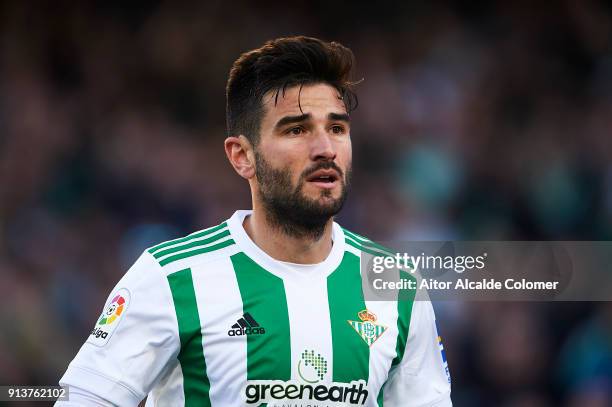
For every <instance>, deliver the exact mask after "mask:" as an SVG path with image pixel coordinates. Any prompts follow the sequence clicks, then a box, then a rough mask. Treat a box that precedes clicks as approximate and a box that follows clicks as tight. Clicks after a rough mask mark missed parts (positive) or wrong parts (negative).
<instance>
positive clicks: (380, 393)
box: [376, 382, 387, 407]
mask: <svg viewBox="0 0 612 407" xmlns="http://www.w3.org/2000/svg"><path fill="white" fill-rule="evenodd" d="M386 383H387V382H384V383H383V385H382V386H380V390H379V391H378V397H377V398H376V402H377V403H378V407H383V399H384V395H383V389H384V388H385V384H386Z"/></svg>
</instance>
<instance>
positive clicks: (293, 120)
mask: <svg viewBox="0 0 612 407" xmlns="http://www.w3.org/2000/svg"><path fill="white" fill-rule="evenodd" d="M311 117H312V116H311V114H310V113H305V114H300V115H298V116H285V117H283V118H282V119H280V120H279V121H278V122H276V125H274V128H275V129H280V128H281V127H283V126H286V125H288V124H291V123H300V122H304V121H306V120H309V119H310V118H311Z"/></svg>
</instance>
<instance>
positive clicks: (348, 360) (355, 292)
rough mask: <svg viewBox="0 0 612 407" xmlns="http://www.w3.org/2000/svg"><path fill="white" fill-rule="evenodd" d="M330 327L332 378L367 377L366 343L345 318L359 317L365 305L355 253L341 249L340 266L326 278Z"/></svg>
mask: <svg viewBox="0 0 612 407" xmlns="http://www.w3.org/2000/svg"><path fill="white" fill-rule="evenodd" d="M327 297H328V302H329V317H330V321H331V331H332V348H333V356H334V363H333V371H334V375H333V376H334V377H333V380H334V381H336V382H346V383H348V382H350V381H352V380H360V379H363V380H365V381H366V382H367V381H368V377H369V361H370V347H369V346H368V344H367V343H366V342H365V341H364V340H363V339H362V338H361V336H359V334H358V333H357V331H355V329H353V327H352V326H351V324H350V323H349V322H348V321H360V319H359V317H358V316H357V314H358V313H359V312H360V311H362V310H364V309H366V305H365V300H364V298H363V291H362V288H361V272H360V269H359V257H357V256H355V255H354V254H353V253H349V252H345V253H344V257H343V259H342V262H341V263H340V266H338V268H337V269H336V270H335V271H334V272H333V273H332V274H331V275H330V276H329V277H328V278H327Z"/></svg>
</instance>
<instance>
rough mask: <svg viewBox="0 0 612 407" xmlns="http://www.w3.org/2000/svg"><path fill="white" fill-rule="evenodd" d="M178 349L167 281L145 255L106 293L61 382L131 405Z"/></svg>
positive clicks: (153, 260) (111, 401)
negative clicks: (102, 307)
mask: <svg viewBox="0 0 612 407" xmlns="http://www.w3.org/2000/svg"><path fill="white" fill-rule="evenodd" d="M179 349H180V340H179V336H178V324H177V319H176V314H175V312H174V303H173V301H172V294H171V292H170V287H169V284H168V281H167V278H166V276H165V274H164V273H163V271H162V269H161V267H160V266H159V264H158V263H157V262H156V261H155V259H154V258H153V257H152V256H151V255H150V254H149V253H147V252H145V253H143V254H142V256H140V258H139V259H138V260H137V261H136V263H135V264H134V265H133V266H132V267H131V268H130V269H129V270H128V272H127V273H126V274H125V275H124V276H123V278H122V279H121V280H120V281H119V283H118V284H117V285H116V286H115V288H114V289H113V291H112V292H111V294H110V296H109V297H108V299H107V300H106V304H105V305H104V309H103V311H102V314H101V315H100V316H99V317H98V319H97V320H96V324H95V327H94V329H93V330H92V331H91V333H90V335H89V337H88V339H87V340H86V341H85V343H84V344H83V346H82V347H81V349H80V350H79V352H78V353H77V355H76V357H75V358H74V360H73V361H72V362H71V363H70V365H69V366H68V369H67V371H66V373H65V374H64V376H63V377H62V378H61V379H60V384H62V385H68V386H74V387H76V388H79V389H81V390H83V391H85V392H88V393H89V394H92V395H95V396H98V397H100V398H102V399H104V400H107V401H109V402H110V403H112V404H114V405H120V406H136V405H138V403H139V402H140V401H141V400H142V399H144V398H145V397H146V395H147V394H148V393H149V391H150V390H151V388H152V387H153V386H154V385H155V383H156V382H157V381H158V379H159V378H160V377H162V376H163V375H164V374H165V373H166V372H167V371H168V370H169V369H170V368H171V367H172V366H173V365H172V362H173V361H175V360H176V356H177V355H178V352H179Z"/></svg>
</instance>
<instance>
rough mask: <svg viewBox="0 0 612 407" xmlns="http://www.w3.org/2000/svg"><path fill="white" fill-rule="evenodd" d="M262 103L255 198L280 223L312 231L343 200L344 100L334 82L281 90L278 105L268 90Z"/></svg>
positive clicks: (346, 157) (347, 146)
mask: <svg viewBox="0 0 612 407" xmlns="http://www.w3.org/2000/svg"><path fill="white" fill-rule="evenodd" d="M298 98H299V100H298ZM263 103H264V111H265V114H264V117H263V119H262V122H261V127H260V139H259V143H258V145H257V147H256V149H255V156H256V164H257V166H256V176H257V187H258V195H259V198H260V199H261V200H262V201H263V204H264V206H265V207H266V209H267V210H268V212H270V213H271V215H273V216H274V217H275V218H276V220H277V221H278V222H281V223H288V224H289V225H291V226H297V227H298V228H299V227H302V228H306V229H309V228H311V227H312V228H315V229H316V227H318V226H322V224H325V222H327V220H329V218H330V217H331V216H333V215H335V214H336V213H337V212H338V211H340V209H341V207H342V204H343V203H344V200H345V199H346V194H347V186H348V183H349V178H350V172H351V139H350V126H349V118H348V114H347V112H346V107H345V105H344V102H343V101H342V99H341V98H340V95H339V93H338V91H337V90H336V89H335V88H333V87H332V86H329V85H327V84H314V85H305V86H303V87H302V88H301V91H300V87H299V86H294V87H292V88H288V89H287V90H286V92H285V93H284V95H283V93H282V91H281V92H280V93H279V95H278V99H277V100H276V103H275V94H274V93H269V94H267V95H266V96H265V97H264V100H263ZM300 107H301V108H300ZM289 225H284V226H289Z"/></svg>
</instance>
